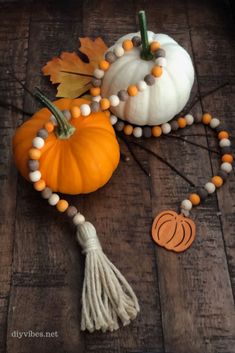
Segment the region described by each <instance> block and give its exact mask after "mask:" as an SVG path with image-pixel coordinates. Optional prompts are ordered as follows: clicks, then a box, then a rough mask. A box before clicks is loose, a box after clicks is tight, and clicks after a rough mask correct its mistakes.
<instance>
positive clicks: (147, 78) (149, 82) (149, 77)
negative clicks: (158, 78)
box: [144, 74, 155, 86]
mask: <svg viewBox="0 0 235 353" xmlns="http://www.w3.org/2000/svg"><path fill="white" fill-rule="evenodd" d="M144 81H145V82H146V83H147V85H148V86H152V85H154V83H155V78H154V76H153V75H150V74H148V75H146V76H145V78H144Z"/></svg>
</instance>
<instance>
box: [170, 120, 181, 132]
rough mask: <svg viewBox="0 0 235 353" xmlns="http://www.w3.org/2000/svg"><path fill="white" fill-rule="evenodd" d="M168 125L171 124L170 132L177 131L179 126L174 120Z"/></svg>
mask: <svg viewBox="0 0 235 353" xmlns="http://www.w3.org/2000/svg"><path fill="white" fill-rule="evenodd" d="M170 124H171V130H172V131H176V130H178V129H179V124H178V123H177V121H176V120H173V121H172V122H171V123H170Z"/></svg>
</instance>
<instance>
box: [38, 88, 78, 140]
mask: <svg viewBox="0 0 235 353" xmlns="http://www.w3.org/2000/svg"><path fill="white" fill-rule="evenodd" d="M35 97H36V98H37V99H38V100H39V101H40V102H41V103H42V104H43V105H45V106H46V107H47V108H48V109H49V110H50V112H51V113H52V114H53V115H54V117H55V119H56V122H57V125H58V126H57V127H56V130H55V132H56V135H57V136H58V138H60V139H68V138H69V137H70V136H71V135H73V133H74V132H75V130H76V129H75V127H74V126H73V125H71V124H70V123H69V122H68V120H67V119H66V117H65V116H64V114H63V113H62V111H61V110H60V109H59V108H57V107H56V106H55V105H54V104H53V103H52V102H51V101H50V100H49V99H48V98H47V97H46V96H44V94H43V93H42V92H41V91H40V90H39V89H38V88H37V91H36V93H35Z"/></svg>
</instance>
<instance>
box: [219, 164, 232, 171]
mask: <svg viewBox="0 0 235 353" xmlns="http://www.w3.org/2000/svg"><path fill="white" fill-rule="evenodd" d="M220 169H221V170H223V171H224V172H226V173H230V172H231V171H232V169H233V167H232V165H231V164H230V163H227V162H224V163H222V164H221V166H220Z"/></svg>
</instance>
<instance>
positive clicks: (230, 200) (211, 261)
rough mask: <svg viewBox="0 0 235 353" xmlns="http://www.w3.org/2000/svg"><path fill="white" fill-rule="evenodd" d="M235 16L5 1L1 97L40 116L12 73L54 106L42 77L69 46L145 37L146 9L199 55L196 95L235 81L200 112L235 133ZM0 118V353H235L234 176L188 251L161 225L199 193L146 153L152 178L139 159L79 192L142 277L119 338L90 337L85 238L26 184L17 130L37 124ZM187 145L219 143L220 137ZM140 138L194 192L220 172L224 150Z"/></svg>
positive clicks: (128, 271) (105, 237)
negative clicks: (83, 325)
mask: <svg viewBox="0 0 235 353" xmlns="http://www.w3.org/2000/svg"><path fill="white" fill-rule="evenodd" d="M231 8H232V6H231V4H229V1H224V2H222V1H212V0H210V1H209V0H208V1H206V2H204V1H202V0H200V1H196V0H195V1H190V0H185V1H173V0H165V1H161V2H160V1H153V0H148V1H146V0H141V1H140V0H138V1H129V2H127V1H126V2H124V1H121V0H118V1H114V0H109V1H103V0H102V1H95V0H85V1H73V0H68V1H54V0H49V1H42V2H38V1H36V0H35V1H25V2H23V3H22V2H19V1H14V2H11V1H10V2H8V1H4V0H3V1H0V10H1V11H0V20H1V21H0V39H1V40H0V54H1V55H0V63H1V68H3V69H2V70H1V73H0V88H1V91H2V97H3V99H4V100H7V101H8V102H10V103H14V104H15V105H17V106H18V107H20V108H24V109H25V110H27V111H35V110H36V109H38V108H39V105H38V103H37V102H35V101H34V100H32V99H31V97H30V96H29V95H27V94H25V93H24V92H23V91H22V88H21V87H20V85H19V84H17V83H16V82H15V81H14V80H13V79H9V77H8V75H7V74H6V70H7V69H9V68H12V69H13V71H14V73H15V74H16V75H17V76H18V77H19V78H20V79H22V80H23V81H25V82H26V84H27V86H28V87H29V88H30V89H31V90H33V89H34V87H35V86H38V87H40V88H41V89H42V90H43V91H44V92H45V93H46V94H47V95H48V96H49V97H50V98H53V97H54V95H55V92H56V90H55V87H52V85H51V84H50V83H49V79H48V77H43V76H42V74H41V68H42V66H43V65H44V64H45V63H46V62H47V61H48V60H50V59H51V58H52V57H53V56H56V55H59V53H60V52H61V51H66V50H67V51H76V50H77V48H78V45H79V42H78V38H79V37H81V36H90V37H92V38H96V37H98V36H101V37H102V38H103V39H104V40H105V42H106V43H107V45H112V44H113V42H114V41H115V40H117V39H118V38H119V37H120V36H122V35H124V34H126V33H128V32H134V31H136V30H137V29H138V24H137V16H136V14H137V11H138V10H140V9H145V10H146V13H147V16H148V24H149V29H151V30H153V31H155V32H160V33H166V34H169V35H171V36H173V37H174V38H175V39H176V40H177V41H178V42H179V43H180V44H181V45H182V46H183V47H184V48H186V49H187V50H188V51H189V53H190V55H191V56H192V58H193V60H194V65H195V68H196V73H197V77H196V80H195V84H194V87H193V92H192V96H193V95H194V94H195V93H196V92H197V91H199V92H200V93H201V94H203V93H205V92H207V91H209V90H211V89H212V88H214V87H215V86H217V85H219V84H221V83H222V82H224V81H229V82H230V85H229V86H227V87H225V88H223V89H222V90H220V91H218V92H216V93H214V94H213V95H212V96H209V97H207V98H206V99H204V100H203V101H202V104H200V103H199V104H198V105H197V106H196V107H195V108H194V109H193V112H194V113H200V112H202V111H205V110H208V111H210V112H212V113H213V115H214V116H216V117H219V118H221V120H223V121H225V124H226V126H227V127H228V128H229V130H230V131H232V134H233V136H234V134H235V125H234V118H235V110H234V102H235V97H234V78H235V71H234V70H235V69H234V63H235V51H234V43H235V39H234V34H233V33H234V26H233V23H232V17H233V16H234V14H233V12H232V10H231ZM0 112H1V116H2V119H1V120H0V167H1V170H0V180H1V183H0V196H1V202H0V212H1V218H0V235H1V237H0V268H1V274H0V284H1V285H0V353H2V352H3V353H31V352H32V351H33V352H34V353H39V352H40V353H41V352H45V353H51V352H55V351H56V352H58V353H75V352H76V353H77V352H79V353H91V352H96V353H101V352H102V353H134V352H154V353H155V352H158V353H160V352H164V353H186V352H187V353H201V352H203V353H235V312H234V293H235V253H234V248H235V243H234V235H235V226H234V224H235V216H234V208H235V203H234V192H235V177H234V174H233V175H232V176H231V177H230V178H229V180H228V181H227V182H226V184H225V185H224V187H223V188H222V189H221V190H219V191H218V192H217V194H214V195H213V196H212V197H210V198H209V199H208V200H207V201H206V202H205V203H204V204H203V205H201V206H200V207H198V208H197V209H196V210H195V211H194V212H193V216H194V220H195V222H196V224H197V237H196V240H195V242H194V244H193V246H192V247H191V248H190V250H188V251H187V252H185V253H182V254H178V255H177V254H174V253H169V252H167V251H166V250H164V249H161V248H158V247H156V245H155V244H154V243H153V242H152V240H151V237H150V229H151V223H152V219H153V217H155V215H156V214H157V213H158V212H160V211H162V210H164V209H168V208H169V209H173V210H178V207H179V204H180V202H181V200H182V199H183V198H185V197H187V195H188V193H189V192H190V191H191V190H192V188H190V187H189V186H188V185H187V184H185V181H183V180H182V179H181V178H180V177H179V176H178V175H176V174H175V173H174V172H173V171H172V170H170V169H169V168H168V167H166V166H165V165H164V164H162V163H161V162H160V161H158V160H156V159H155V158H154V157H152V156H151V157H150V156H149V155H148V154H147V153H146V152H144V151H141V150H139V149H138V148H137V147H136V148H135V150H136V154H138V156H139V158H140V159H141V160H142V162H143V163H144V165H145V167H146V168H147V169H148V170H150V172H151V178H147V177H146V176H145V175H144V174H143V173H142V172H141V171H140V169H139V168H138V166H137V165H136V163H135V162H134V161H133V159H132V158H131V159H130V162H128V163H124V162H121V163H120V165H119V167H118V169H117V171H116V172H115V173H114V176H113V177H112V179H111V180H110V182H109V183H108V184H107V185H106V186H105V187H104V188H102V189H100V190H99V191H97V192H96V193H93V194H91V195H87V196H76V197H69V198H68V199H69V200H70V201H71V202H72V203H73V204H75V205H76V206H77V207H78V208H79V209H80V210H81V212H82V213H84V214H85V216H86V218H87V219H88V220H90V221H91V222H93V223H94V224H95V226H96V228H97V232H98V234H99V237H100V240H101V243H102V246H103V248H104V251H105V253H106V254H107V255H108V257H109V258H110V259H111V260H112V261H113V262H114V264H115V265H116V266H117V267H118V268H119V269H120V270H121V272H122V273H123V274H124V275H125V277H126V278H127V279H128V281H129V282H130V283H131V285H132V286H133V288H134V290H135V292H136V294H137V296H138V298H139V301H140V306H141V313H140V315H139V316H138V317H137V319H136V320H135V321H134V322H133V323H132V324H131V325H130V326H128V327H126V328H121V329H120V330H119V331H117V332H115V333H108V334H102V333H99V332H96V333H94V334H89V333H86V332H85V333H81V332H80V330H79V326H80V299H81V290H82V280H83V270H84V269H83V266H84V258H83V256H82V255H81V253H80V249H79V247H78V245H77V243H76V240H75V237H74V230H73V228H72V227H71V226H70V225H69V224H68V223H67V220H66V218H65V217H64V218H63V216H61V215H58V214H57V212H56V211H55V210H53V209H52V208H50V207H49V206H48V205H47V204H46V202H45V201H44V200H41V199H40V197H39V196H38V194H37V193H36V192H34V191H33V190H32V187H31V185H29V184H28V183H27V182H26V181H24V180H23V179H22V178H21V177H18V176H17V173H16V170H15V168H14V165H13V162H12V159H11V151H10V148H9V146H10V141H11V136H12V134H13V132H14V129H15V127H16V126H17V125H18V124H19V123H20V122H22V121H23V120H24V119H26V117H24V116H22V114H16V113H14V112H13V111H11V110H5V109H2V108H0ZM191 132H192V133H195V132H196V133H203V134H208V132H209V131H207V130H205V129H204V128H203V127H202V126H193V127H192V128H190V129H187V130H184V131H183V132H182V134H188V133H191ZM180 133H181V132H180ZM210 135H213V134H211V132H210ZM187 138H188V139H190V140H192V141H195V142H198V143H201V144H203V145H207V146H210V147H213V148H217V142H216V139H215V138H213V137H212V138H211V137H209V134H208V136H205V137H203V136H201V137H187ZM139 142H140V143H142V144H144V145H145V146H147V147H149V148H150V149H152V150H155V151H156V152H158V153H159V154H161V155H162V156H163V157H165V158H167V159H168V160H169V161H171V162H172V163H173V164H174V165H176V167H177V168H178V169H180V170H182V171H183V172H184V173H185V174H186V175H187V176H188V177H189V178H190V179H191V180H193V181H194V182H195V184H197V185H203V184H204V183H205V182H206V181H207V180H208V179H209V178H210V177H211V176H212V175H213V174H214V173H215V172H216V170H217V168H218V158H217V156H216V155H211V154H209V153H208V152H207V151H205V150H202V149H198V148H195V146H192V145H189V144H187V143H185V142H182V141H178V140H174V139H169V138H167V137H163V138H161V139H159V140H151V139H149V140H139ZM233 142H235V141H234V138H233ZM120 143H121V149H122V151H123V152H124V153H125V154H126V155H129V152H128V150H127V148H126V146H125V145H124V144H123V142H121V141H120ZM17 330H18V331H20V332H21V331H25V332H27V331H33V332H42V331H43V332H44V333H45V332H57V334H58V337H54V338H48V337H47V338H33V337H32V338H22V339H17V338H16V337H13V336H14V332H15V331H17Z"/></svg>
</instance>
